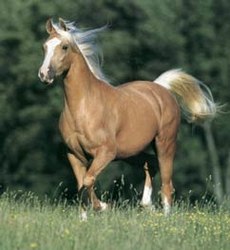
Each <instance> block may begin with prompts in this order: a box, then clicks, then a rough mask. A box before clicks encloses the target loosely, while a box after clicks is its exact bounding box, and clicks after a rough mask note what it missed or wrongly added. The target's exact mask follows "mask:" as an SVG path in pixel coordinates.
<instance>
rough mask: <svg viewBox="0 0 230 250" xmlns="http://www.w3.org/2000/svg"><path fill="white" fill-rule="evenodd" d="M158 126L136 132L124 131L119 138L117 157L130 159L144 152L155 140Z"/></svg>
mask: <svg viewBox="0 0 230 250" xmlns="http://www.w3.org/2000/svg"><path fill="white" fill-rule="evenodd" d="M156 133H157V130H156V126H155V129H154V128H153V126H149V128H146V129H139V130H138V129H137V130H135V132H134V131H132V130H129V131H123V132H121V133H120V134H118V137H117V156H118V157H121V158H122V157H129V156H133V155H136V154H138V153H139V152H141V151H143V150H144V149H145V148H146V147H147V146H148V145H149V144H150V143H151V142H152V141H153V139H154V138H155V136H156Z"/></svg>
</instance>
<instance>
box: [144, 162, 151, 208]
mask: <svg viewBox="0 0 230 250" xmlns="http://www.w3.org/2000/svg"><path fill="white" fill-rule="evenodd" d="M144 171H145V184H144V191H143V195H142V199H141V206H142V207H147V208H151V209H152V208H153V205H152V191H153V188H152V178H151V175H150V172H149V166H148V163H147V162H145V165H144Z"/></svg>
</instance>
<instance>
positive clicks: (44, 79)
mask: <svg viewBox="0 0 230 250" xmlns="http://www.w3.org/2000/svg"><path fill="white" fill-rule="evenodd" d="M54 76H55V74H54V72H53V70H48V72H47V73H46V74H44V73H43V72H42V69H40V70H39V72H38V77H39V78H40V80H41V81H42V82H46V83H48V84H51V83H52V82H53V81H54Z"/></svg>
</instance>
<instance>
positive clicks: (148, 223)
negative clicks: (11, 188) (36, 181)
mask: <svg viewBox="0 0 230 250" xmlns="http://www.w3.org/2000/svg"><path fill="white" fill-rule="evenodd" d="M173 210H174V211H173V213H172V215H171V216H169V217H165V216H164V215H163V214H162V212H161V210H159V211H158V210H157V211H155V212H153V211H148V210H140V209H138V208H131V207H124V208H122V209H118V208H117V209H111V210H109V211H107V212H104V213H99V214H98V213H94V212H93V211H89V218H88V221H86V222H82V221H80V220H79V212H78V208H77V206H73V205H71V206H70V205H67V204H63V203H58V204H55V205H52V204H50V202H49V201H48V200H45V201H39V200H38V198H36V197H35V196H34V195H33V194H27V195H21V196H20V197H19V196H18V194H9V193H8V194H4V195H2V196H1V198H0V249H1V250H14V249H19V250H21V249H22V250H27V249H44V250H53V249H54V250H59V249H60V250H68V249H73V250H75V249H76V250H81V249H84V250H87V249H93V250H97V249H98V250H99V249H100V250H102V249H108V250H116V249H119V250H122V249H124V250H129V249H130V250H131V249H132V250H135V249H138V250H141V249H144V250H148V249H157V250H160V249H162V250H167V249H170V250H174V249H176V250H178V249H180V250H182V249H186V250H190V249H199V250H200V249H209V250H212V249H213V250H214V249H218V250H221V249H226V250H227V249H230V248H229V247H230V212H229V210H228V209H225V207H222V208H214V209H213V207H212V206H211V205H210V204H207V205H202V206H199V205H196V206H195V207H193V208H190V207H189V206H188V205H187V204H179V205H176V206H175V207H174V209H173Z"/></svg>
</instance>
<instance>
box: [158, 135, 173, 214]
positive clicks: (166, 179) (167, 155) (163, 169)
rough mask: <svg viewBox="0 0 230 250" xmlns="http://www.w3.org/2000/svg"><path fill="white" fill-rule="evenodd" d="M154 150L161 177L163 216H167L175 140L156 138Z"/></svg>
mask: <svg viewBox="0 0 230 250" xmlns="http://www.w3.org/2000/svg"><path fill="white" fill-rule="evenodd" d="M156 148H157V154H158V161H159V168H160V175H161V183H162V186H161V198H162V204H163V209H164V214H165V215H168V214H169V213H170V210H171V205H172V194H173V192H174V189H173V185H172V173H173V160H174V155H175V151H176V138H173V139H172V138H171V139H168V138H165V137H164V138H160V137H157V138H156Z"/></svg>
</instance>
